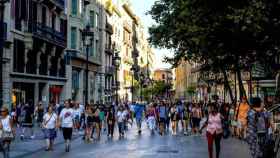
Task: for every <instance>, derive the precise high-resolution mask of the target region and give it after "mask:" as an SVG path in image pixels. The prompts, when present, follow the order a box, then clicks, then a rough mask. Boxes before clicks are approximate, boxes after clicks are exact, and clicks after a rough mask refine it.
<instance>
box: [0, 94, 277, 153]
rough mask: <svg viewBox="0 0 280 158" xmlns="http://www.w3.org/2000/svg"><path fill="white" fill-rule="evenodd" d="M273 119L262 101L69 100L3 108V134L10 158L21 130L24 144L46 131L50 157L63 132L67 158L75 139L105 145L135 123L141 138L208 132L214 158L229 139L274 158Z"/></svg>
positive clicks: (4, 150) (4, 144) (123, 135)
mask: <svg viewBox="0 0 280 158" xmlns="http://www.w3.org/2000/svg"><path fill="white" fill-rule="evenodd" d="M271 118H272V117H271V115H270V114H269V112H267V111H266V110H265V107H264V105H263V104H262V102H261V100H260V99H259V98H253V99H251V101H250V104H249V103H248V101H247V99H246V98H245V97H243V98H242V99H241V102H240V103H237V104H228V103H220V102H211V103H195V102H184V101H175V102H171V101H166V100H157V101H154V102H151V103H144V102H137V103H136V102H133V103H121V104H120V105H104V104H88V105H86V106H84V105H82V104H80V103H78V102H74V101H72V100H71V99H69V100H66V101H64V103H63V104H61V105H60V104H53V103H50V104H49V105H48V106H47V107H44V106H43V104H42V103H41V102H39V104H38V105H37V106H33V105H32V103H27V104H24V105H20V104H19V105H18V106H16V107H14V108H13V109H12V110H11V112H9V111H8V109H7V108H5V107H3V108H2V109H1V121H0V129H2V130H1V131H5V132H3V133H4V134H1V133H0V136H1V137H2V138H3V139H2V140H3V141H2V146H3V147H2V148H3V154H4V157H5V158H8V157H9V148H10V147H9V144H10V143H11V141H12V140H13V139H14V138H13V137H14V133H15V131H16V130H15V129H16V128H19V129H21V130H20V131H21V132H20V134H19V136H20V138H21V139H22V140H24V139H34V137H35V136H34V126H37V127H39V128H41V129H42V132H43V134H44V138H45V141H46V149H45V150H46V151H51V150H53V149H54V141H55V139H56V137H57V133H58V132H59V131H61V132H62V135H63V138H64V140H65V152H69V151H70V149H71V139H72V135H73V134H76V135H82V137H83V139H84V141H85V142H86V143H92V142H94V141H99V140H100V139H101V135H102V134H104V133H106V134H107V136H108V138H109V139H112V138H113V137H114V136H115V135H116V134H117V135H118V137H119V139H123V138H124V137H125V134H126V132H127V131H128V130H129V127H131V126H133V124H134V122H135V123H136V126H137V130H138V134H141V133H142V128H143V125H145V123H146V125H147V127H148V128H149V130H150V131H151V134H152V135H154V134H156V133H158V134H159V135H167V134H169V133H170V134H171V135H172V136H176V135H178V134H183V135H186V136H188V135H201V134H202V131H203V129H204V128H206V137H207V141H208V153H209V158H212V157H213V144H214V142H215V150H216V158H219V155H220V154H219V153H220V150H221V143H220V142H221V140H222V138H229V137H236V138H238V139H240V140H245V141H247V142H248V144H249V148H250V151H251V155H252V157H253V158H270V157H268V156H269V155H267V153H268V152H266V150H268V149H269V146H267V147H266V146H265V145H264V144H269V143H267V140H269V139H268V135H269V134H271V133H272V132H271V131H272V130H274V129H273V126H272V124H273V122H272V120H273V119H271ZM144 122H145V123H144ZM115 129H118V132H115ZM27 131H29V135H28V132H27ZM17 134H18V133H17ZM270 143H271V142H270Z"/></svg>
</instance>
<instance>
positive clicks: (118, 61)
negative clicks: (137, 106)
mask: <svg viewBox="0 0 280 158" xmlns="http://www.w3.org/2000/svg"><path fill="white" fill-rule="evenodd" d="M113 62H114V66H115V68H116V74H115V85H116V105H117V106H118V105H119V94H118V90H119V81H118V70H119V67H120V64H121V57H120V56H119V52H118V51H116V52H115V55H114V58H113Z"/></svg>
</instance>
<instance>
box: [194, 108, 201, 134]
mask: <svg viewBox="0 0 280 158" xmlns="http://www.w3.org/2000/svg"><path fill="white" fill-rule="evenodd" d="M201 117H202V113H201V108H200V106H199V104H195V106H194V107H193V108H192V129H193V130H192V131H193V134H196V133H197V132H198V130H199V126H200V120H201Z"/></svg>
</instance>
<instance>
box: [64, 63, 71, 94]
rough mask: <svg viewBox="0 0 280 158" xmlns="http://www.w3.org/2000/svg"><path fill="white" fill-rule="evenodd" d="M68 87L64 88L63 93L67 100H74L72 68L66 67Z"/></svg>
mask: <svg viewBox="0 0 280 158" xmlns="http://www.w3.org/2000/svg"><path fill="white" fill-rule="evenodd" d="M66 78H67V82H66V85H65V86H64V87H63V93H64V94H65V99H69V98H72V66H71V65H66Z"/></svg>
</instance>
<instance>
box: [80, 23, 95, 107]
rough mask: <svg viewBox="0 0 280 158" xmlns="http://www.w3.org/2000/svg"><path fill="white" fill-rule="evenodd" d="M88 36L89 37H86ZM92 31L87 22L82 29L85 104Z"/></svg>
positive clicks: (86, 101) (86, 103) (86, 102)
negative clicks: (84, 57) (84, 60)
mask: <svg viewBox="0 0 280 158" xmlns="http://www.w3.org/2000/svg"><path fill="white" fill-rule="evenodd" d="M88 38H89V39H88ZM93 38H94V32H91V30H90V25H89V24H88V25H87V26H86V27H85V29H84V30H83V31H82V41H83V45H84V46H86V87H85V88H86V89H85V105H86V106H87V105H88V71H89V70H88V65H89V64H88V62H89V48H90V47H91V46H92V44H93Z"/></svg>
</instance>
